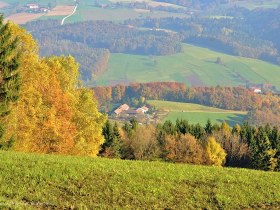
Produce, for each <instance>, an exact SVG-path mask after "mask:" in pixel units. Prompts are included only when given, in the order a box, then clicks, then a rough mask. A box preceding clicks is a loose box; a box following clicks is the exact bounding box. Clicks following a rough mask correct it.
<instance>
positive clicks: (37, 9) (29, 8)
mask: <svg viewBox="0 0 280 210" xmlns="http://www.w3.org/2000/svg"><path fill="white" fill-rule="evenodd" d="M22 10H24V11H25V12H33V13H41V12H45V13H47V12H49V11H50V9H49V8H47V7H42V6H40V5H39V4H35V3H33V4H26V5H25V7H24V8H23V9H22Z"/></svg>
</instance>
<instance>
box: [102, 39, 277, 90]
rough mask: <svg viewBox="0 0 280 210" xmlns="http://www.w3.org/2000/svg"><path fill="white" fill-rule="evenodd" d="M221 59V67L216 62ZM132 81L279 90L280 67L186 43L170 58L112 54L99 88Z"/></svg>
mask: <svg viewBox="0 0 280 210" xmlns="http://www.w3.org/2000/svg"><path fill="white" fill-rule="evenodd" d="M218 57H220V58H221V60H222V63H221V64H218V63H216V61H217V58H218ZM132 81H133V82H152V81H176V82H183V83H186V84H187V85H189V86H191V85H192V86H216V85H221V86H238V85H245V84H246V83H247V82H248V81H250V82H252V83H271V84H273V85H275V86H276V87H277V88H278V89H279V88H280V66H276V65H273V64H270V63H266V62H264V61H260V60H256V59H250V58H243V57H237V56H231V55H227V54H223V53H219V52H216V51H212V50H209V49H207V48H202V47H196V46H193V45H188V44H184V45H183V52H182V53H178V54H175V55H170V56H143V55H129V54H121V53H120V54H112V55H111V58H110V61H109V68H108V70H107V71H106V72H105V73H104V74H102V75H100V76H99V77H98V78H97V84H98V85H110V84H115V83H118V82H120V83H121V82H132Z"/></svg>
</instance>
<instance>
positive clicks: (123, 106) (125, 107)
mask: <svg viewBox="0 0 280 210" xmlns="http://www.w3.org/2000/svg"><path fill="white" fill-rule="evenodd" d="M126 110H129V106H128V105H127V104H123V105H121V106H120V107H119V108H117V109H116V110H115V111H114V114H115V115H117V116H118V115H120V114H121V113H122V112H123V111H126Z"/></svg>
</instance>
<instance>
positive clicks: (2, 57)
mask: <svg viewBox="0 0 280 210" xmlns="http://www.w3.org/2000/svg"><path fill="white" fill-rule="evenodd" d="M18 46H19V43H18V39H16V38H13V36H12V33H11V30H10V26H9V23H6V24H5V23H4V20H3V15H0V138H1V137H2V136H3V135H4V133H5V125H4V123H3V122H2V121H3V118H4V117H6V116H7V115H8V114H9V112H10V109H11V106H10V105H11V103H13V102H15V101H17V100H18V98H19V88H20V78H19V73H18V68H19V65H20V53H19V50H18Z"/></svg>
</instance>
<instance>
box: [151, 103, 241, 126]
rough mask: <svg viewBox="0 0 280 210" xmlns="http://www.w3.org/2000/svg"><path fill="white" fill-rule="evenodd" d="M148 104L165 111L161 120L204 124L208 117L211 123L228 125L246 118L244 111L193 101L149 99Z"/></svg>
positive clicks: (238, 122)
mask: <svg viewBox="0 0 280 210" xmlns="http://www.w3.org/2000/svg"><path fill="white" fill-rule="evenodd" d="M148 103H149V104H150V105H153V106H155V107H156V108H158V109H159V110H164V111H167V115H166V117H165V118H163V121H166V120H170V121H172V122H176V120H177V119H184V120H188V121H189V122H190V123H192V124H196V123H200V124H201V125H205V124H206V122H207V120H208V119H210V120H211V122H212V123H221V122H223V121H225V122H227V123H228V124H229V125H230V126H234V125H235V124H242V123H243V122H244V120H245V118H246V115H247V113H246V112H240V111H232V110H224V109H217V108H214V107H209V106H203V105H199V104H193V103H179V102H172V101H159V100H150V101H148Z"/></svg>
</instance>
